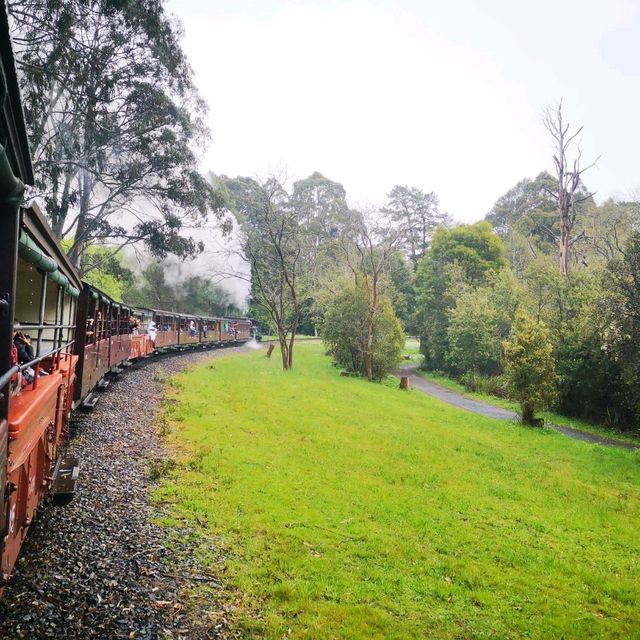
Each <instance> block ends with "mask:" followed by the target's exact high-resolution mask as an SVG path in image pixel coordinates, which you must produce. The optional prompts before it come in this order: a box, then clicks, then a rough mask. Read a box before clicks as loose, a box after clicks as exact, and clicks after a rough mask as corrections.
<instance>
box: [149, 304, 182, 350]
mask: <svg viewBox="0 0 640 640" xmlns="http://www.w3.org/2000/svg"><path fill="white" fill-rule="evenodd" d="M147 311H149V312H151V314H152V318H153V321H154V322H155V323H156V344H155V346H156V348H157V349H161V348H164V347H170V346H173V345H176V344H178V329H179V327H180V319H179V317H178V314H177V313H175V312H173V311H161V310H160V309H147Z"/></svg>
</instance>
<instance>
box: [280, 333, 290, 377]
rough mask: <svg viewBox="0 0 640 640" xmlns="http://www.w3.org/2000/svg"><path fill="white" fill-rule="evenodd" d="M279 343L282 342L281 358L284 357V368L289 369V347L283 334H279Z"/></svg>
mask: <svg viewBox="0 0 640 640" xmlns="http://www.w3.org/2000/svg"><path fill="white" fill-rule="evenodd" d="M278 341H279V342H280V356H281V357H282V368H283V369H285V370H287V369H289V345H288V344H287V339H286V337H285V336H284V334H283V333H280V332H278Z"/></svg>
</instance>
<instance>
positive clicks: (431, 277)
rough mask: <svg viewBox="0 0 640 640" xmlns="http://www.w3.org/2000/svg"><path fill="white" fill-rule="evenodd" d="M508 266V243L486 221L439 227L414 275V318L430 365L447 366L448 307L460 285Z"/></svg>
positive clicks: (478, 281) (480, 280)
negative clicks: (505, 248) (505, 243)
mask: <svg viewBox="0 0 640 640" xmlns="http://www.w3.org/2000/svg"><path fill="white" fill-rule="evenodd" d="M505 265H506V260H505V257H504V246H503V244H502V241H501V240H500V238H499V237H498V236H497V235H496V234H495V233H494V232H493V230H492V228H491V225H490V224H489V223H488V222H478V223H476V224H473V225H459V226H457V227H454V228H453V229H445V228H444V227H439V228H438V229H437V230H436V232H435V233H434V235H433V240H432V242H431V247H430V249H429V251H428V252H427V253H426V255H425V256H424V258H423V259H422V260H421V261H420V264H419V267H418V272H417V274H416V297H417V303H416V323H417V325H418V328H419V331H420V346H421V351H422V353H423V355H424V356H425V366H426V367H427V368H429V369H442V370H446V369H447V368H448V361H447V354H448V352H449V348H450V347H449V335H448V325H449V310H450V309H451V308H453V307H454V306H455V303H456V299H457V296H458V294H459V293H460V292H461V290H462V289H463V288H464V287H465V286H466V285H475V286H477V285H481V284H483V283H484V282H486V281H487V280H488V279H489V278H490V277H491V276H492V275H493V274H495V273H497V272H498V271H500V269H502V268H503V267H504V266H505Z"/></svg>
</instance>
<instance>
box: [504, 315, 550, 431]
mask: <svg viewBox="0 0 640 640" xmlns="http://www.w3.org/2000/svg"><path fill="white" fill-rule="evenodd" d="M552 351H553V347H552V346H551V342H550V341H549V334H548V332H547V329H546V327H545V326H544V325H543V324H542V323H540V322H536V321H535V320H533V319H532V318H531V317H530V316H528V315H527V314H526V313H525V312H523V311H520V312H518V314H517V315H516V320H515V324H514V327H513V334H512V336H511V338H510V339H509V340H507V341H505V343H504V356H505V364H506V366H505V377H506V380H507V385H508V389H509V394H510V397H511V398H512V399H513V400H516V401H517V402H518V403H519V404H520V408H521V411H522V421H523V422H524V423H525V424H536V418H535V412H536V411H537V410H539V409H543V408H545V407H548V406H549V405H550V404H551V402H552V401H553V400H554V399H555V397H556V393H557V392H556V383H557V378H556V374H555V371H554V364H553V358H552Z"/></svg>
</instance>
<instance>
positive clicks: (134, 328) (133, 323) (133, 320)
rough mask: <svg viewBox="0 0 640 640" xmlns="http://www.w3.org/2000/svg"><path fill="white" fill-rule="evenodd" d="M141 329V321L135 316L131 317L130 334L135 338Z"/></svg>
mask: <svg viewBox="0 0 640 640" xmlns="http://www.w3.org/2000/svg"><path fill="white" fill-rule="evenodd" d="M139 327H140V321H139V320H138V319H137V318H135V317H134V316H129V333H131V334H132V335H134V336H137V335H138V328H139Z"/></svg>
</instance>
